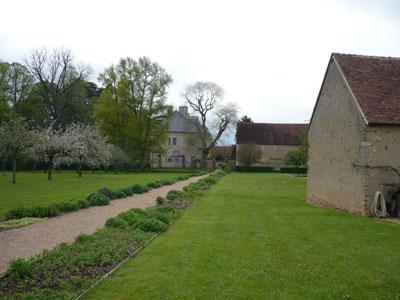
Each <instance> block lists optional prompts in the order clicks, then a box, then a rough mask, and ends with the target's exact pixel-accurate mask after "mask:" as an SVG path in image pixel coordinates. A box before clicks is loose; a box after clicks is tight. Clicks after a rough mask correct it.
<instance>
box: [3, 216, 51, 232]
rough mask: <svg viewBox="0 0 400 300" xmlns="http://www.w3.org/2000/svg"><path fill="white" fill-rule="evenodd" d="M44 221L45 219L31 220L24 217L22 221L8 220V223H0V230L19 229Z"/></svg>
mask: <svg viewBox="0 0 400 300" xmlns="http://www.w3.org/2000/svg"><path fill="white" fill-rule="evenodd" d="M44 220H46V219H45V218H32V217H24V218H22V219H10V220H8V221H3V222H0V230H8V229H14V228H19V227H22V226H26V225H30V224H33V223H37V222H41V221H44Z"/></svg>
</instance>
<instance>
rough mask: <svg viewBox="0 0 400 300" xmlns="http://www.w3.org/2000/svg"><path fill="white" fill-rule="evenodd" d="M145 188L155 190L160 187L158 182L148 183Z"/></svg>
mask: <svg viewBox="0 0 400 300" xmlns="http://www.w3.org/2000/svg"><path fill="white" fill-rule="evenodd" d="M147 187H148V188H149V189H157V188H159V187H161V184H160V183H159V182H150V183H149V184H147Z"/></svg>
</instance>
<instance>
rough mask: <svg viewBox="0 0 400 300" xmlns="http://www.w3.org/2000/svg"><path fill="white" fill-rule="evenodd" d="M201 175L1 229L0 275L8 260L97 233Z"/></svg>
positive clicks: (27, 256)
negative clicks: (113, 219) (109, 222)
mask: <svg viewBox="0 0 400 300" xmlns="http://www.w3.org/2000/svg"><path fill="white" fill-rule="evenodd" d="M202 177H204V176H201V177H200V176H199V177H192V178H190V179H188V180H184V181H179V182H177V183H175V184H173V185H167V186H163V187H160V188H158V189H153V190H151V191H149V192H148V193H145V194H141V195H133V196H131V197H127V198H123V199H117V200H113V201H111V202H110V204H109V205H106V206H94V207H89V208H86V209H81V210H78V211H76V212H72V213H67V214H65V215H61V216H58V217H55V218H50V219H47V220H45V221H43V222H39V223H35V224H31V225H28V226H25V227H21V228H16V229H11V230H6V231H0V274H3V273H4V272H6V271H7V269H8V264H9V262H11V261H12V260H14V259H16V258H30V257H32V256H35V255H38V254H40V253H41V252H42V251H43V250H45V249H48V250H49V249H53V248H54V247H56V246H57V245H59V244H60V243H71V242H73V241H74V240H75V238H76V237H77V236H78V235H79V234H82V233H86V234H90V233H94V232H95V231H97V230H98V229H100V228H102V227H104V224H105V222H106V221H107V220H108V219H109V218H111V217H114V216H116V215H118V214H119V213H121V212H123V211H126V210H128V209H131V208H136V207H139V208H146V207H149V206H154V205H155V204H156V201H155V200H156V198H157V197H158V196H162V197H165V196H166V195H167V193H168V192H169V191H170V190H173V189H174V190H182V188H183V187H184V186H186V185H188V184H189V183H191V182H195V181H197V180H199V179H200V178H202Z"/></svg>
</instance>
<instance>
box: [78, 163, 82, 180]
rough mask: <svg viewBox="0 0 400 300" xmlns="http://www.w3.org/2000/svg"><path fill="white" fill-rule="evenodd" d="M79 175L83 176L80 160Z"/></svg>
mask: <svg viewBox="0 0 400 300" xmlns="http://www.w3.org/2000/svg"><path fill="white" fill-rule="evenodd" d="M78 174H79V177H82V163H81V162H79V169H78Z"/></svg>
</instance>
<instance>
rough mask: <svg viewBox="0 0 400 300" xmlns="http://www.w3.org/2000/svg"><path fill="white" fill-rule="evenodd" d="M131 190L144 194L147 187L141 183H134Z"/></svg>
mask: <svg viewBox="0 0 400 300" xmlns="http://www.w3.org/2000/svg"><path fill="white" fill-rule="evenodd" d="M131 190H132V193H134V194H143V193H144V192H145V189H144V188H143V186H141V185H140V184H134V185H132V187H131Z"/></svg>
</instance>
